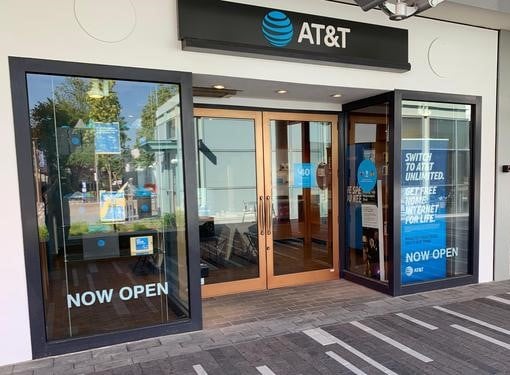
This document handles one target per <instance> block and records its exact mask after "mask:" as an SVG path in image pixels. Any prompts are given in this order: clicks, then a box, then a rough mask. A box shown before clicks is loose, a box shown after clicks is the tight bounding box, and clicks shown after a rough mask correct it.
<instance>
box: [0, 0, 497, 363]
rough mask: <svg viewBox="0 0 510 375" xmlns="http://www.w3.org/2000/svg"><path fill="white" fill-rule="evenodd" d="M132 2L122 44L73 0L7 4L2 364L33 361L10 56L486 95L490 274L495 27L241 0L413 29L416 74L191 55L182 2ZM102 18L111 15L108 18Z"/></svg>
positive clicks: (483, 266)
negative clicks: (82, 14) (181, 37)
mask: <svg viewBox="0 0 510 375" xmlns="http://www.w3.org/2000/svg"><path fill="white" fill-rule="evenodd" d="M76 2H77V4H78V6H80V7H83V6H85V5H84V4H85V3H87V4H89V5H88V6H89V7H90V9H89V10H90V12H89V13H88V14H89V19H88V22H90V23H96V24H97V25H96V27H97V28H96V31H97V32H98V33H100V34H102V35H103V36H106V37H109V36H115V35H111V34H116V33H117V34H119V35H120V34H122V32H123V31H125V30H127V31H128V30H129V28H130V25H129V23H130V22H131V21H130V20H131V19H132V10H131V8H130V5H129V4H130V1H129V0H109V1H104V0H88V1H85V0H76ZM132 2H133V4H134V7H135V11H136V27H135V29H134V31H133V33H132V34H131V35H130V36H129V37H128V38H127V39H125V40H123V41H121V42H119V43H105V42H100V41H98V40H95V39H93V38H91V37H90V36H89V35H87V34H86V33H85V32H84V31H83V30H82V29H81V28H80V26H79V25H78V23H77V21H76V20H75V17H74V3H75V2H74V1H71V0H47V1H40V0H39V1H36V0H26V1H20V0H2V1H1V2H0V134H1V136H0V160H2V165H1V169H0V170H1V172H2V174H1V176H2V184H0V192H1V196H2V214H1V215H0V238H2V246H1V248H0V251H1V252H2V254H3V256H2V261H1V262H0V348H2V350H1V351H0V365H2V364H6V363H14V362H18V361H22V360H27V359H30V358H31V348H30V331H29V321H28V301H27V295H26V280H25V265H24V256H23V251H24V249H23V241H22V235H21V218H20V209H19V196H18V195H19V193H18V178H17V166H16V159H15V156H16V154H15V145H14V125H13V119H12V103H11V94H10V84H9V71H8V62H7V57H8V56H22V57H35V58H44V59H59V60H67V61H75V62H94V63H102V64H113V65H124V66H133V67H146V68H158V69H168V70H183V71H192V72H195V73H202V74H217V75H222V76H237V77H244V78H260V79H266V80H277V81H288V82H296V83H308V84H321V85H333V86H347V87H361V88H373V89H383V90H392V89H395V88H400V89H412V90H421V91H436V92H447V93H456V94H468V95H481V96H483V139H482V166H483V167H482V176H481V177H482V183H481V186H482V192H481V199H482V202H481V215H480V218H479V220H480V223H481V224H480V225H481V228H482V230H481V233H480V234H481V236H480V280H481V281H490V280H492V277H493V228H494V225H493V221H494V212H493V211H494V147H495V121H496V118H495V117H496V79H497V77H496V73H497V72H496V70H497V42H498V41H497V32H495V31H490V30H485V29H477V28H472V27H468V26H462V25H456V24H451V23H445V22H440V21H434V20H429V19H424V18H416V19H411V20H408V21H406V22H403V23H398V24H395V23H390V21H387V20H386V18H385V16H383V15H382V14H381V13H379V12H377V11H372V12H370V13H363V12H362V11H361V10H360V9H358V8H357V7H354V6H349V5H340V4H335V3H331V2H326V1H320V0H279V1H274V0H251V1H248V0H244V1H241V0H239V2H245V3H252V4H256V5H260V6H264V5H265V6H267V7H278V8H281V9H288V10H293V11H298V12H304V13H315V14H320V15H324V16H329V17H336V18H343V19H351V20H356V21H362V22H367V23H379V24H385V25H391V26H398V27H403V28H408V29H409V31H410V33H409V36H410V62H411V64H412V66H413V68H412V70H411V71H410V72H408V73H388V72H379V71H370V70H361V69H346V68H338V67H331V66H318V65H305V64H299V63H289V62H280V61H271V60H255V59H251V58H243V57H234V56H225V55H214V54H200V53H193V52H184V51H182V50H181V48H180V42H179V41H178V40H177V15H176V11H177V5H176V0H149V1H147V0H132ZM80 9H82V10H83V9H84V8H80ZM103 17H105V18H106V20H107V21H104V22H103V21H101V20H102V19H103ZM85 21H86V20H85ZM437 38H439V39H437ZM435 39H437V40H436V42H435V43H433V45H432V47H431V48H430V46H431V43H432V42H433V41H434V40H435ZM429 48H430V52H429ZM429 53H430V54H431V59H432V61H433V65H434V68H435V69H436V71H437V72H438V73H439V74H440V75H442V76H443V78H441V77H439V76H437V75H436V74H435V73H434V72H433V71H432V69H431V68H430V66H429V59H428V55H429ZM27 152H28V150H27ZM34 251H35V249H34ZM41 319H43V317H41Z"/></svg>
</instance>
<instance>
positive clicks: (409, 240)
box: [401, 139, 457, 284]
mask: <svg viewBox="0 0 510 375" xmlns="http://www.w3.org/2000/svg"><path fill="white" fill-rule="evenodd" d="M447 150H448V140H443V139H403V140H402V165H401V168H402V172H401V173H402V191H401V230H402V234H401V249H402V250H401V274H402V284H409V283H415V282H424V281H431V280H437V279H443V278H445V277H446V261H447V258H449V257H453V256H455V252H456V251H457V250H456V249H454V248H448V247H447V244H446V199H447V191H446V185H447V184H448V181H447V165H448V151H447Z"/></svg>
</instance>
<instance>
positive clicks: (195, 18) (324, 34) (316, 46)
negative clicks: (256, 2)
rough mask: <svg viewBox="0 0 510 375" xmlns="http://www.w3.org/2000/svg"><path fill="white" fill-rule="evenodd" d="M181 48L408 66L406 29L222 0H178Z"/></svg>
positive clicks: (396, 68)
mask: <svg viewBox="0 0 510 375" xmlns="http://www.w3.org/2000/svg"><path fill="white" fill-rule="evenodd" d="M179 38H180V39H181V40H182V45H183V49H185V50H192V51H209V52H212V51H216V52H218V51H221V52H223V53H231V54H235V55H251V56H253V55H256V56H260V57H265V58H274V59H282V60H291V61H303V62H314V63H322V64H333V65H342V66H356V67H366V68H377V69H382V70H394V71H408V70H410V69H411V65H410V64H409V61H408V59H409V47H408V31H407V30H403V29H397V28H393V27H385V26H379V25H372V24H366V23H360V22H353V21H347V20H341V19H335V18H327V17H321V16H315V15H308V14H302V13H295V12H289V11H286V10H279V9H271V8H262V7H257V6H252V5H246V4H239V3H233V2H227V1H222V0H179Z"/></svg>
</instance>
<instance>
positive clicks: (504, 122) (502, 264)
mask: <svg viewBox="0 0 510 375" xmlns="http://www.w3.org/2000/svg"><path fill="white" fill-rule="evenodd" d="M509 66H510V31H501V33H500V39H499V82H498V133H497V134H498V137H497V164H496V165H497V167H496V223H495V230H496V233H495V243H494V250H495V251H494V254H495V259H494V279H495V280H507V279H510V232H509V231H508V227H509V225H510V199H508V191H510V173H503V172H502V169H503V165H505V164H507V165H508V164H510V148H509V147H508V139H509V138H510V106H509V105H508V103H509V102H510V69H509Z"/></svg>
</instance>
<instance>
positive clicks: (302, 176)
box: [294, 163, 317, 188]
mask: <svg viewBox="0 0 510 375" xmlns="http://www.w3.org/2000/svg"><path fill="white" fill-rule="evenodd" d="M316 170H317V167H316V165H315V164H312V163H295V164H294V187H297V188H313V187H317V178H316V175H315V171H316Z"/></svg>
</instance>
